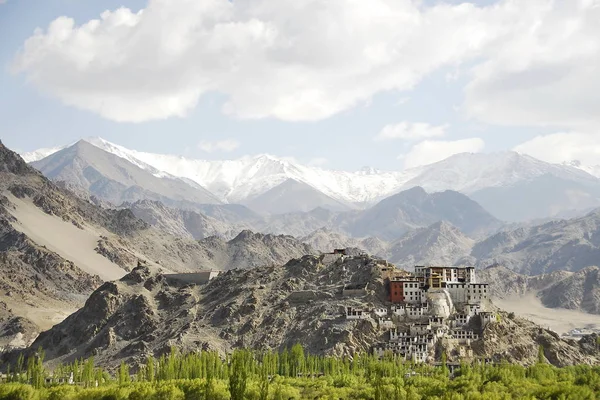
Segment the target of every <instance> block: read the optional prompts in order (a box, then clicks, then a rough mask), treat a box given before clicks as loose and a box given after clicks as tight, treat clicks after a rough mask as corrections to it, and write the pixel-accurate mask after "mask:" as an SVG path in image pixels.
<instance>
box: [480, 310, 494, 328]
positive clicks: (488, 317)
mask: <svg viewBox="0 0 600 400" xmlns="http://www.w3.org/2000/svg"><path fill="white" fill-rule="evenodd" d="M479 317H480V318H481V327H482V328H485V327H486V326H487V324H489V323H492V322H496V321H497V318H498V317H497V316H496V314H495V313H493V312H483V311H482V312H480V313H479Z"/></svg>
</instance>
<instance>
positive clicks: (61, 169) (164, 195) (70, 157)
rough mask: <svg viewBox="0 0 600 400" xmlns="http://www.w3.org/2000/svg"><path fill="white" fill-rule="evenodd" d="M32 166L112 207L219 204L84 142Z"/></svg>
mask: <svg viewBox="0 0 600 400" xmlns="http://www.w3.org/2000/svg"><path fill="white" fill-rule="evenodd" d="M31 165H32V166H33V167H35V168H37V169H38V170H40V171H41V172H42V173H43V174H44V175H45V176H46V177H48V178H50V179H52V180H57V181H66V182H68V183H69V184H71V185H74V186H77V187H81V188H84V189H86V190H88V191H89V192H90V193H91V194H92V195H94V196H96V197H98V198H101V199H103V200H106V201H108V202H110V203H112V204H121V203H122V202H124V201H136V200H141V199H152V200H160V201H162V202H164V203H165V204H170V205H177V204H182V203H185V202H190V203H197V204H202V203H215V204H218V203H220V201H219V200H218V199H217V198H216V197H215V196H213V195H212V194H211V193H210V192H208V191H207V190H206V189H204V188H202V187H201V186H199V185H197V184H196V185H194V186H192V185H190V184H189V183H186V182H184V181H183V180H181V179H177V178H174V177H161V178H159V177H156V176H155V175H153V173H152V171H151V170H150V171H148V170H145V169H142V168H139V167H138V166H136V165H134V164H133V163H131V162H129V161H127V160H125V159H123V158H120V157H117V156H115V155H114V154H111V153H108V152H106V151H104V150H101V149H99V148H98V147H96V146H94V145H92V144H90V143H88V142H86V141H83V140H80V141H79V142H77V143H75V144H74V145H73V146H71V147H68V148H66V149H63V150H61V151H59V152H57V153H54V154H52V155H50V156H48V157H46V158H44V159H42V160H39V161H36V162H34V163H32V164H31ZM155 172H156V173H157V172H158V171H155Z"/></svg>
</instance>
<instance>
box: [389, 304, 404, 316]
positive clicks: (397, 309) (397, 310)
mask: <svg viewBox="0 0 600 400" xmlns="http://www.w3.org/2000/svg"><path fill="white" fill-rule="evenodd" d="M392 314H394V315H397V316H398V317H403V316H405V315H406V308H405V307H404V305H403V304H398V305H394V306H392Z"/></svg>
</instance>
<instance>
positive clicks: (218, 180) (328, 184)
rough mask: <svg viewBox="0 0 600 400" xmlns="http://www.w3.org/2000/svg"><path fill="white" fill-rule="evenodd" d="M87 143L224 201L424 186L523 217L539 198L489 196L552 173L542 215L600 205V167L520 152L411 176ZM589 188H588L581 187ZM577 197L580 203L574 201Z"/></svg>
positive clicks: (473, 158)
mask: <svg viewBox="0 0 600 400" xmlns="http://www.w3.org/2000/svg"><path fill="white" fill-rule="evenodd" d="M85 141H86V142H88V143H90V144H93V145H94V146H96V147H98V148H100V149H102V150H104V151H107V152H109V153H112V154H114V155H116V156H118V157H120V158H123V159H125V160H127V161H129V162H130V163H132V164H134V165H136V166H137V167H139V168H141V169H144V170H146V171H148V172H149V173H151V174H152V175H154V176H155V177H159V178H162V177H178V178H180V179H182V180H184V181H185V182H187V183H188V184H190V185H191V186H194V185H198V186H199V187H202V188H205V189H207V190H208V191H209V192H211V193H212V194H214V195H215V196H216V197H217V198H218V199H219V200H220V201H221V202H224V203H237V204H239V203H247V202H249V201H251V200H252V199H255V198H257V197H259V196H261V195H263V194H265V193H267V192H269V191H271V190H273V189H275V188H277V187H279V186H280V185H282V184H283V183H284V182H286V181H289V180H293V181H296V182H299V183H302V184H305V185H307V187H310V188H314V191H315V192H319V194H322V196H317V197H321V199H322V200H323V201H325V203H324V204H317V205H318V206H321V205H322V206H326V203H328V202H329V201H330V200H329V199H333V200H334V201H337V202H340V203H341V204H345V205H353V206H354V207H360V208H365V207H369V206H371V205H373V204H375V203H376V202H377V201H380V200H382V199H384V198H386V197H389V196H392V195H394V194H395V193H399V192H401V191H403V190H406V189H409V188H413V187H415V186H419V187H422V188H423V189H424V190H425V191H427V192H441V191H445V190H454V191H458V192H461V193H464V194H467V195H469V196H473V195H474V194H477V195H479V198H477V201H478V202H479V203H480V204H481V205H482V206H483V207H484V208H486V209H489V208H488V207H496V208H497V209H498V212H492V214H494V215H495V216H496V217H497V218H500V219H506V220H522V219H523V216H524V215H525V216H527V215H528V213H530V211H531V210H532V209H534V208H535V202H534V201H533V200H530V201H528V200H527V198H525V199H524V200H523V201H525V202H526V203H527V207H526V208H525V209H524V210H525V211H524V212H523V213H521V214H519V215H518V216H517V217H515V218H513V217H511V216H510V215H507V214H506V212H510V209H501V207H499V206H498V205H497V204H495V203H494V201H493V198H494V196H495V194H488V193H482V192H484V191H486V190H488V191H489V190H490V189H499V188H500V189H506V188H512V187H518V189H515V190H517V191H522V189H521V187H527V185H528V184H529V183H530V182H532V181H535V180H536V179H537V180H540V179H541V177H544V176H546V177H553V178H552V179H554V178H556V179H560V180H561V185H560V189H556V190H554V191H553V192H552V193H550V192H548V194H547V195H550V194H552V195H553V196H556V195H557V192H560V193H558V194H559V195H560V197H561V198H562V197H564V198H565V200H564V201H561V202H558V203H557V204H554V203H553V204H551V205H549V206H548V207H546V208H544V209H543V210H541V211H540V213H537V214H536V215H535V217H536V218H537V217H550V216H554V215H557V214H558V213H560V212H562V211H568V212H572V211H573V210H578V209H581V208H582V207H579V208H577V207H578V206H577V204H579V203H581V204H584V205H585V207H586V208H587V207H590V205H592V206H596V205H600V196H598V195H597V194H596V191H595V189H594V190H590V189H589V188H590V187H592V188H598V189H599V190H598V193H600V179H598V178H597V177H595V176H593V175H598V176H600V168H597V169H593V168H591V167H583V166H581V165H580V164H576V163H573V164H572V165H559V164H549V163H546V162H543V161H540V160H537V159H535V158H532V157H530V156H526V155H522V154H519V153H516V152H499V153H492V154H480V153H475V154H473V153H463V154H456V155H453V156H451V157H449V158H447V159H445V160H442V161H439V162H436V163H434V164H430V165H426V166H421V167H417V168H413V169H409V170H404V171H381V170H378V169H375V168H372V167H364V168H362V169H361V170H358V171H355V172H348V171H335V170H326V169H322V168H318V167H313V166H308V165H303V164H300V163H298V162H296V161H295V160H293V159H287V158H279V157H275V156H272V155H268V154H261V155H256V156H245V157H241V158H239V159H235V160H216V161H208V160H198V159H191V158H186V157H182V156H175V155H167V154H154V153H147V152H141V151H136V150H131V149H127V148H125V147H123V146H120V145H117V144H114V143H110V142H108V141H106V140H104V139H102V138H87V139H85ZM58 149H60V148H54V149H42V150H39V151H37V152H31V153H27V154H26V158H27V159H28V161H31V160H35V159H38V158H39V157H42V156H44V155H47V154H49V153H51V152H54V151H56V150H58ZM552 179H546V180H545V181H543V182H542V181H540V182H541V183H539V184H538V186H540V185H542V184H546V183H547V182H551V181H552ZM519 185H520V186H519ZM582 185H583V189H581V188H580V187H581V186H582ZM554 186H556V185H554ZM275 190H276V191H277V189H275ZM514 194H515V193H513V192H510V193H509V192H507V193H505V194H504V197H503V198H502V201H503V202H506V201H505V200H506V198H508V199H510V198H512V197H513V196H514ZM547 195H544V196H547ZM574 196H577V198H576V199H574ZM311 197H314V196H311ZM581 198H585V199H586V200H585V202H581V201H580V200H578V199H581ZM569 199H571V200H569ZM520 201H521V200H520ZM312 205H313V204H311V206H312ZM511 207H513V206H511ZM563 208H564V210H563ZM296 211H300V209H299V210H296ZM538 214H539V215H538ZM546 214H548V215H546Z"/></svg>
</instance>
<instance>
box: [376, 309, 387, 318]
mask: <svg viewBox="0 0 600 400" xmlns="http://www.w3.org/2000/svg"><path fill="white" fill-rule="evenodd" d="M373 314H375V315H377V316H378V317H385V316H387V315H388V309H387V308H375V309H373Z"/></svg>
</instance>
